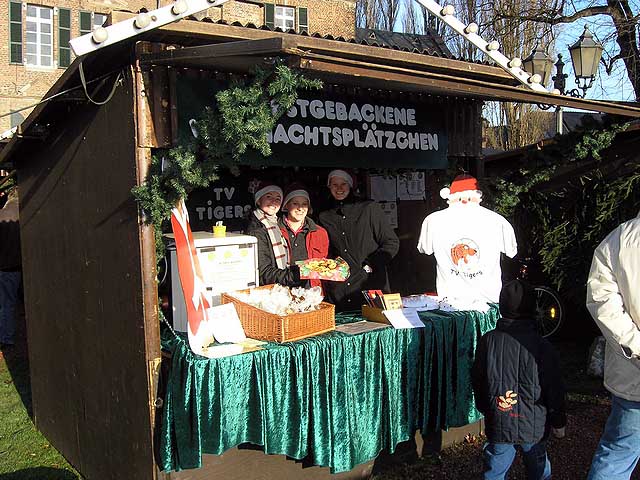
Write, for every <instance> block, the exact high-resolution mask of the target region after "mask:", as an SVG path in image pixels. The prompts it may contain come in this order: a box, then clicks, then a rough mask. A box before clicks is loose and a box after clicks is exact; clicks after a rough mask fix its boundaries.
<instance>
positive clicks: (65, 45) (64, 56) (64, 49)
mask: <svg viewBox="0 0 640 480" xmlns="http://www.w3.org/2000/svg"><path fill="white" fill-rule="evenodd" d="M69 40H71V10H69V9H68V8H58V66H59V67H62V68H64V67H68V66H69V65H71V47H69Z"/></svg>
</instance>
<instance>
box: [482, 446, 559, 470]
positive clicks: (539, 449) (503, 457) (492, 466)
mask: <svg viewBox="0 0 640 480" xmlns="http://www.w3.org/2000/svg"><path fill="white" fill-rule="evenodd" d="M518 450H520V451H521V452H522V460H523V463H524V469H525V472H526V475H527V480H546V479H549V478H551V463H550V462H549V458H548V457H547V448H546V444H545V442H544V441H543V442H539V443H523V444H521V445H512V444H510V443H487V444H485V446H484V449H483V452H482V457H483V463H484V477H483V478H484V480H504V479H506V478H507V473H508V472H509V469H510V468H511V464H512V463H513V460H514V459H515V458H516V452H517V451H518Z"/></svg>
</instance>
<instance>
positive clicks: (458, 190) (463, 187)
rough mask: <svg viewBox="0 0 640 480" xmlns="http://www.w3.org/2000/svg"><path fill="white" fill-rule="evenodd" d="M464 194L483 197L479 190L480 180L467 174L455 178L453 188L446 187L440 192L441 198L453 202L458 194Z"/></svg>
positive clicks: (452, 183)
mask: <svg viewBox="0 0 640 480" xmlns="http://www.w3.org/2000/svg"><path fill="white" fill-rule="evenodd" d="M463 192H464V194H465V195H469V196H480V197H481V196H482V192H481V191H480V190H478V180H477V179H476V178H475V177H472V176H471V175H467V174H466V173H464V174H462V175H458V176H457V177H456V178H454V179H453V182H451V187H445V188H443V189H442V190H440V196H441V197H442V198H444V199H445V200H453V199H454V198H455V197H456V196H458V195H457V194H462V193H463Z"/></svg>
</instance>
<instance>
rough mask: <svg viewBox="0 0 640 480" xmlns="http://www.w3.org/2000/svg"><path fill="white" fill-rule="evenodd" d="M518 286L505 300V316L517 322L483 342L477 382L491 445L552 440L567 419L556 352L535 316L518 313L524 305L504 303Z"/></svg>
mask: <svg viewBox="0 0 640 480" xmlns="http://www.w3.org/2000/svg"><path fill="white" fill-rule="evenodd" d="M517 282H519V281H515V282H510V283H509V284H507V285H506V286H505V287H504V288H503V292H502V293H501V295H500V310H501V312H502V314H503V315H505V314H509V315H510V316H511V317H515V318H505V317H503V318H501V319H499V320H498V323H497V325H496V329H495V330H492V331H490V332H487V333H486V334H485V335H484V336H483V337H482V338H481V339H480V342H479V344H478V347H477V350H476V357H475V360H474V362H473V367H472V370H471V381H472V384H473V390H474V394H475V400H476V407H477V409H478V410H479V411H480V412H481V413H482V414H483V415H484V416H485V430H486V433H487V438H488V439H489V441H490V442H492V443H510V444H515V445H520V444H523V443H538V442H539V441H541V440H543V439H545V438H547V436H548V435H549V430H550V427H553V428H562V427H564V426H565V424H566V415H565V387H564V383H563V381H562V377H561V374H560V368H559V359H558V355H557V353H556V351H555V350H554V348H553V347H552V346H551V344H550V343H549V342H548V341H547V340H546V339H544V338H542V337H541V336H540V334H539V333H538V332H537V329H536V325H535V321H534V319H533V316H532V315H531V316H529V315H527V314H526V313H524V312H522V310H519V309H518V308H514V305H516V304H518V303H519V300H517V301H515V302H514V301H511V302H508V301H507V302H505V301H504V298H503V297H504V292H505V289H508V288H509V286H512V285H513V284H514V283H517ZM522 283H523V282H520V284H522ZM529 288H530V287H529ZM527 301H530V300H527ZM533 306H534V308H535V300H533Z"/></svg>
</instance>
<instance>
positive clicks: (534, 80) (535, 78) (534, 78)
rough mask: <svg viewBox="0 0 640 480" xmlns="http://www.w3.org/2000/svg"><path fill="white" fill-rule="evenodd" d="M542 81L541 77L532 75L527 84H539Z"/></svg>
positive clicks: (536, 74)
mask: <svg viewBox="0 0 640 480" xmlns="http://www.w3.org/2000/svg"><path fill="white" fill-rule="evenodd" d="M541 81H542V77H541V76H540V74H538V73H534V74H533V75H531V76H530V77H529V83H540V82H541Z"/></svg>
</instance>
